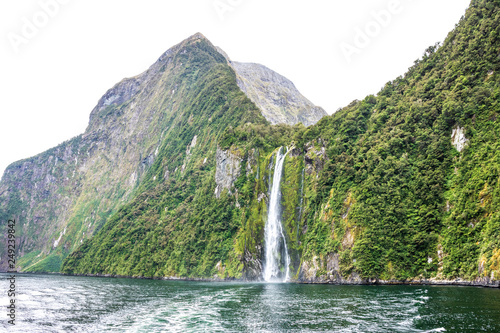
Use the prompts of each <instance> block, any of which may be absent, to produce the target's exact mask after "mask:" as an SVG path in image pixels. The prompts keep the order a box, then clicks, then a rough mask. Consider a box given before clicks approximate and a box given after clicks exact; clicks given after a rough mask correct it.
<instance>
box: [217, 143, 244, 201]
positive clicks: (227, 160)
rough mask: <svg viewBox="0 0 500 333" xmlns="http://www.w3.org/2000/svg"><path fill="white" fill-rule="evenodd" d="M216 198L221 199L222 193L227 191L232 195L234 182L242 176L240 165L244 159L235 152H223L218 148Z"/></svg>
mask: <svg viewBox="0 0 500 333" xmlns="http://www.w3.org/2000/svg"><path fill="white" fill-rule="evenodd" d="M215 159H216V164H215V165H216V167H215V183H216V186H215V196H216V197H217V198H220V195H221V194H222V191H223V190H224V189H227V190H228V192H229V193H230V194H231V193H232V191H231V189H232V187H233V185H234V182H235V181H236V179H237V178H238V176H239V175H240V163H241V160H242V158H241V157H239V156H238V155H237V153H236V152H235V151H231V150H227V151H224V150H221V149H220V148H217V153H216V155H215Z"/></svg>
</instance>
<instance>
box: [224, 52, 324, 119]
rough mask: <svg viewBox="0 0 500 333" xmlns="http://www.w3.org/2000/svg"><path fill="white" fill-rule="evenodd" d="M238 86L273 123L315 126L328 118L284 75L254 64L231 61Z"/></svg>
mask: <svg viewBox="0 0 500 333" xmlns="http://www.w3.org/2000/svg"><path fill="white" fill-rule="evenodd" d="M231 65H232V67H233V68H234V70H235V72H236V74H237V78H238V86H239V87H240V88H241V90H243V92H244V93H245V94H246V95H247V96H248V97H249V98H250V99H251V100H252V102H254V103H255V105H257V106H258V107H259V108H260V109H261V110H262V114H263V115H264V117H266V119H267V120H269V122H270V123H271V124H288V125H294V124H297V123H299V122H301V123H303V124H304V125H305V126H309V125H313V124H316V123H317V122H318V120H320V119H321V118H323V117H324V116H326V115H327V114H326V112H325V110H323V109H322V108H320V107H318V106H315V105H313V104H312V103H311V102H310V101H309V100H308V99H307V98H305V97H304V96H302V94H301V93H300V92H299V91H298V90H297V88H295V85H294V84H293V83H292V82H291V81H290V80H288V79H287V78H285V77H284V76H282V75H279V74H278V73H276V72H273V71H272V70H270V69H269V68H267V67H265V66H262V65H259V64H252V63H241V62H235V61H233V62H231Z"/></svg>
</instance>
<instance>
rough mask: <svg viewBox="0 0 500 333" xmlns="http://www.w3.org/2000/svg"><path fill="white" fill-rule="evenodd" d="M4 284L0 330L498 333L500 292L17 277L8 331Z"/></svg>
mask: <svg viewBox="0 0 500 333" xmlns="http://www.w3.org/2000/svg"><path fill="white" fill-rule="evenodd" d="M6 276H7V275H5V274H0V277H1V278H2V280H5V279H6ZM7 287H8V286H7V281H6V280H5V282H4V283H3V287H2V288H3V290H5V292H2V294H1V297H0V300H1V304H2V309H5V310H3V311H4V312H5V314H1V317H0V318H2V321H1V325H0V331H5V330H6V329H8V331H12V332H33V333H35V332H500V290H499V289H486V288H473V287H453V286H446V287H436V286H334V285H300V284H266V283H203V282H182V281H154V280H135V279H112V278H87V277H69V276H58V275H54V276H52V275H18V276H17V281H16V289H17V291H18V293H17V295H16V304H17V312H16V325H15V326H14V327H11V326H10V325H8V324H7V320H6V319H5V318H6V313H7V310H6V308H5V305H6V304H7V301H8V298H7V294H6V291H7ZM0 311H2V310H0Z"/></svg>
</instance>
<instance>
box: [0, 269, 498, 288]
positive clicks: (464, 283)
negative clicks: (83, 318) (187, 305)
mask: <svg viewBox="0 0 500 333" xmlns="http://www.w3.org/2000/svg"><path fill="white" fill-rule="evenodd" d="M0 273H4V274H26V275H28V274H32V275H34V274H38V275H61V276H78V277H98V278H114V279H138V280H162V281H186V282H239V283H258V282H264V281H262V280H247V279H236V278H225V279H221V278H189V277H172V276H167V277H146V276H129V275H114V274H67V273H54V272H15V273H14V272H10V273H9V272H0ZM287 283H293V284H324V285H327V284H328V285H338V286H340V285H345V286H349V285H351V286H457V287H483V288H500V280H494V281H491V280H490V279H488V278H483V279H478V280H475V281H470V280H464V279H460V278H457V279H454V280H436V279H422V280H408V281H400V280H378V279H364V280H363V279H359V280H352V281H349V280H340V281H332V280H292V281H289V282H287Z"/></svg>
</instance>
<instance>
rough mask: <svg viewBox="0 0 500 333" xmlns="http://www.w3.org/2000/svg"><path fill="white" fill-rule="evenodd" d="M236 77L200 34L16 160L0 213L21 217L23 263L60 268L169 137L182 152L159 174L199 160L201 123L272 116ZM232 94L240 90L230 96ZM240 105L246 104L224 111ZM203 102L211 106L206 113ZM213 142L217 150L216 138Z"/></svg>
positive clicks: (130, 191) (2, 191)
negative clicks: (55, 142) (71, 133)
mask: <svg viewBox="0 0 500 333" xmlns="http://www.w3.org/2000/svg"><path fill="white" fill-rule="evenodd" d="M232 81H234V83H235V82H236V81H235V78H234V73H232V70H231V69H230V68H229V67H228V66H227V65H226V62H225V60H224V58H223V57H222V56H221V55H220V54H219V53H218V52H217V51H216V50H215V49H214V47H213V46H212V45H211V44H210V42H209V41H208V40H206V38H204V37H203V36H202V35H201V34H196V35H194V36H192V37H190V38H188V39H187V40H185V41H183V42H182V43H180V44H178V45H176V46H174V47H173V48H171V49H169V50H168V51H167V52H165V53H164V54H163V55H162V56H161V57H160V58H159V59H158V61H157V62H156V63H155V64H153V65H152V66H151V67H150V68H149V69H148V70H147V71H146V72H144V73H142V74H141V75H138V76H136V77H133V78H130V79H125V80H123V81H122V82H120V83H118V84H117V85H115V86H114V87H113V88H112V89H110V90H109V91H108V92H107V93H106V94H105V95H104V96H103V97H102V98H101V99H100V101H99V102H98V104H97V106H96V107H95V108H94V110H93V111H92V113H91V115H90V121H89V125H88V127H87V129H86V131H85V133H83V134H82V135H80V136H78V137H76V138H73V139H71V140H69V141H67V142H65V143H63V144H61V145H59V146H58V147H56V148H53V149H51V150H49V151H47V152H44V153H42V154H40V155H37V156H35V157H33V158H29V159H26V160H23V161H19V162H16V163H13V164H12V165H10V166H9V167H8V168H7V170H6V172H5V174H4V177H3V179H2V182H1V183H0V197H1V199H2V200H1V202H0V215H1V217H2V218H3V219H11V218H16V220H17V221H18V227H17V228H18V229H17V237H18V251H19V252H18V257H19V258H20V260H19V264H20V267H21V268H22V269H23V270H27V271H58V270H59V267H60V264H61V262H62V259H63V258H64V257H65V256H66V255H67V254H68V253H70V252H71V251H73V250H74V249H75V248H76V247H78V246H79V245H80V244H81V243H82V242H83V241H84V240H85V239H87V238H89V237H91V236H92V235H93V234H94V233H95V232H96V231H97V230H99V229H100V228H101V227H102V226H103V224H104V223H105V221H106V220H107V218H108V217H109V216H110V215H111V214H113V213H114V212H115V211H116V210H117V209H118V208H119V207H120V206H122V205H123V204H125V203H127V202H128V201H129V200H130V198H132V197H133V195H134V193H135V192H134V191H136V189H137V187H138V186H139V185H140V184H141V183H142V181H143V179H144V176H145V175H146V174H147V173H148V172H150V170H151V167H152V165H154V164H155V162H156V161H157V160H158V158H159V156H160V154H159V152H160V150H162V149H164V147H165V146H169V145H174V146H175V147H174V148H175V149H174V151H173V152H172V154H174V156H169V157H168V158H167V157H164V160H163V161H161V162H160V164H158V163H157V164H156V168H157V169H155V171H156V172H159V173H160V174H159V175H158V177H161V179H168V178H169V177H174V176H179V175H182V174H183V173H184V172H185V168H186V165H187V164H189V163H193V157H192V156H191V155H192V151H193V150H195V149H198V148H199V146H203V145H205V144H203V143H202V144H200V143H198V144H197V143H196V140H193V138H194V136H196V135H198V137H200V140H208V138H207V137H201V134H202V131H201V130H200V128H197V127H203V126H208V125H209V124H210V125H211V126H214V127H215V126H219V127H218V128H213V129H212V130H211V132H212V133H213V134H214V135H215V134H216V133H217V132H218V131H221V130H223V129H224V128H225V127H226V126H230V125H233V126H235V125H237V124H238V121H261V122H265V120H264V119H263V118H262V117H261V116H260V115H259V113H258V110H257V109H256V108H255V106H254V105H253V104H252V103H251V102H250V101H248V100H247V99H246V98H245V97H244V95H243V93H241V92H239V93H238V92H237V90H238V88H237V86H236V85H234V86H231V87H228V86H230V85H231V82H232ZM216 83H219V84H220V88H219V89H217V88H215V87H214V84H216ZM224 88H226V89H225V90H224ZM209 89H212V90H213V91H210V92H208V93H207V91H208V90H209ZM219 90H220V91H219ZM210 93H211V94H212V95H210ZM197 94H202V95H203V94H204V95H203V96H207V98H204V99H202V98H199V96H198V95H197ZM229 96H231V97H232V98H233V100H231V101H228V102H226V101H227V98H228V97H229ZM234 104H237V107H236V106H233V105H234ZM221 108H225V109H224V110H221ZM231 108H232V109H235V108H238V110H237V112H233V113H232V114H231V113H229V112H228V114H224V115H221V114H219V113H218V112H223V111H227V110H228V109H231ZM203 109H207V110H206V111H205V114H203V115H197V112H198V110H203ZM226 109H227V110H226ZM232 117H234V118H232ZM202 120H203V121H205V123H204V124H202V123H200V122H201V121H202ZM222 120H225V121H226V122H225V123H222V122H221V121H222ZM180 128H182V130H179V129H180ZM174 133H175V134H174ZM186 140H187V141H189V142H187V141H186ZM184 141H186V142H184ZM188 146H190V147H191V148H189V147H188ZM211 149H212V150H213V152H215V144H213V145H212V147H211ZM189 150H191V151H189ZM205 153H206V154H207V156H208V155H209V154H210V150H207V151H206V152H205ZM179 159H182V163H181V162H180V160H179ZM2 244H3V243H2ZM0 248H1V250H0V257H1V262H0V269H5V268H6V263H7V261H6V256H5V249H6V247H5V246H0Z"/></svg>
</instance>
